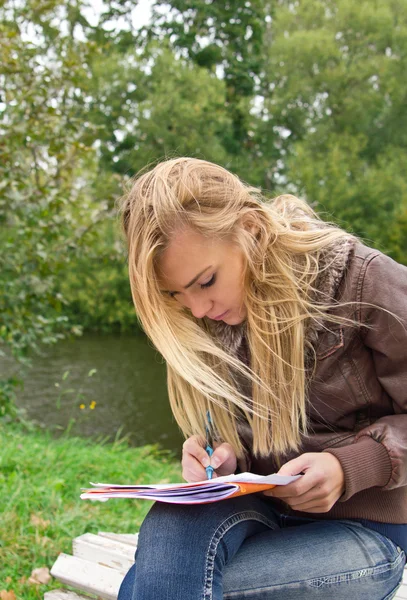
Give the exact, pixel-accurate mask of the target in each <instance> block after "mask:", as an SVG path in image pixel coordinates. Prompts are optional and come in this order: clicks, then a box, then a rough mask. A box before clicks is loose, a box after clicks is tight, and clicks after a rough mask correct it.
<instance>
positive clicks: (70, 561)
mask: <svg viewBox="0 0 407 600" xmlns="http://www.w3.org/2000/svg"><path fill="white" fill-rule="evenodd" d="M137 538H138V534H137V533H136V534H128V533H122V534H120V533H108V532H102V531H101V532H99V533H98V535H94V534H93V533H85V534H84V535H81V536H79V537H77V538H75V539H74V540H73V544H72V545H73V556H70V555H68V554H60V555H59V556H58V558H57V560H56V562H55V564H54V566H53V567H52V569H51V575H52V576H53V577H55V579H57V580H58V581H60V582H61V583H64V584H66V585H69V586H71V587H73V588H75V589H77V590H78V592H79V593H75V592H71V591H68V590H66V589H65V590H64V589H61V590H52V591H51V592H46V593H45V595H44V600H90V599H89V596H83V595H81V594H80V592H84V593H86V594H91V595H94V596H97V597H99V598H104V599H106V600H116V598H117V594H118V592H119V588H120V584H121V582H122V581H123V578H124V576H125V574H126V573H127V571H128V570H129V569H130V567H131V565H132V564H133V562H134V552H135V550H136V547H137ZM394 600H407V569H406V570H405V571H404V576H403V584H402V585H401V587H400V588H399V590H398V592H397V594H396V596H395V599H394Z"/></svg>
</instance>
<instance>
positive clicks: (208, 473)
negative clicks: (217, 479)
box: [205, 410, 214, 479]
mask: <svg viewBox="0 0 407 600" xmlns="http://www.w3.org/2000/svg"><path fill="white" fill-rule="evenodd" d="M206 421H207V425H206V441H207V445H206V448H205V450H206V452H207V453H208V455H209V457H211V456H212V454H213V448H212V446H211V444H210V443H211V439H212V436H211V432H210V429H211V427H212V420H211V413H210V412H209V410H207V411H206ZM205 471H206V476H207V477H208V479H212V475H213V471H214V468H213V467H212V465H209V466H208V467H206V468H205Z"/></svg>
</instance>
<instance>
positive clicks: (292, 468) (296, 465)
mask: <svg viewBox="0 0 407 600" xmlns="http://www.w3.org/2000/svg"><path fill="white" fill-rule="evenodd" d="M308 466H309V464H308V460H307V455H306V454H301V455H300V456H297V458H293V460H289V461H288V462H286V463H285V464H284V465H283V466H282V467H281V469H280V470H279V472H278V475H299V474H300V473H302V472H303V471H305V470H306V469H307V467H308Z"/></svg>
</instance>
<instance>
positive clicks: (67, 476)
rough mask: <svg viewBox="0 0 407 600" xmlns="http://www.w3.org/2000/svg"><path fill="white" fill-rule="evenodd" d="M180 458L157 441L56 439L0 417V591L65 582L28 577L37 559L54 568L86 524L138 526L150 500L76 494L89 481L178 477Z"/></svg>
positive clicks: (31, 594) (35, 594)
mask: <svg viewBox="0 0 407 600" xmlns="http://www.w3.org/2000/svg"><path fill="white" fill-rule="evenodd" d="M180 477H181V475H180V467H179V464H178V463H177V462H176V461H175V460H174V459H173V458H172V457H171V455H169V454H166V453H163V452H159V451H158V450H157V449H156V448H154V447H151V446H149V447H143V448H130V447H129V446H128V445H127V443H126V442H124V441H121V442H115V443H110V444H109V443H103V442H92V441H89V440H83V439H79V438H73V437H68V436H67V437H63V438H60V439H57V440H56V439H53V438H52V436H51V435H50V434H48V433H46V432H43V431H31V430H29V429H27V428H24V427H23V426H22V425H14V424H8V425H4V424H1V423H0V592H1V590H8V591H14V593H15V595H16V597H17V599H20V598H24V600H30V599H34V598H35V599H38V598H41V599H42V598H43V595H44V592H46V591H48V590H50V589H53V588H56V587H63V586H61V585H60V584H58V583H57V582H56V581H55V580H52V581H51V583H50V584H48V585H39V586H36V585H32V584H29V583H28V582H27V580H28V578H29V577H30V575H31V571H32V570H33V569H34V568H37V567H44V566H46V567H48V568H51V566H52V564H53V563H54V561H55V559H56V558H57V556H58V554H59V552H67V553H71V549H72V539H73V538H74V537H76V536H78V535H81V534H82V533H85V532H93V533H96V532H97V531H99V530H102V531H116V532H121V533H134V532H136V531H137V530H138V529H139V527H140V524H141V522H142V521H143V518H144V516H145V515H146V513H147V511H148V509H149V507H150V506H151V503H150V502H146V501H142V500H123V499H120V500H119V499H118V500H109V502H105V503H99V502H90V501H86V500H80V498H79V494H80V488H81V487H87V486H88V484H89V481H103V482H114V483H129V482H139V483H157V482H174V481H180V480H181V479H180Z"/></svg>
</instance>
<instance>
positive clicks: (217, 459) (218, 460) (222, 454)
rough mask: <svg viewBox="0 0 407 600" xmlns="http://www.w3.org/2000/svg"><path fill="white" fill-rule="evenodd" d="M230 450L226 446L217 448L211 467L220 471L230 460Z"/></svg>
mask: <svg viewBox="0 0 407 600" xmlns="http://www.w3.org/2000/svg"><path fill="white" fill-rule="evenodd" d="M229 456H230V450H228V448H226V447H225V445H224V444H222V445H221V446H219V447H218V448H216V449H215V450H214V452H213V455H212V457H211V465H212V466H213V468H214V469H218V468H219V467H220V466H221V465H223V463H224V462H225V461H226V460H227V459H228V458H229Z"/></svg>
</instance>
